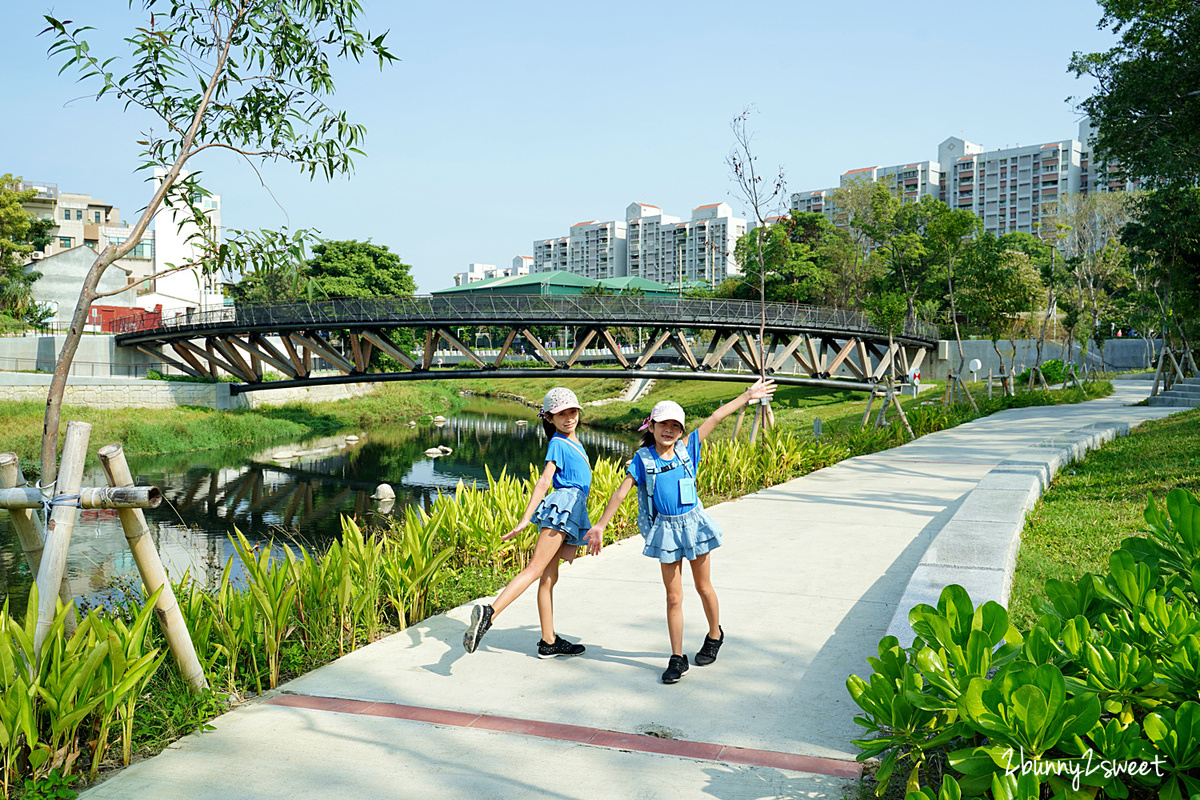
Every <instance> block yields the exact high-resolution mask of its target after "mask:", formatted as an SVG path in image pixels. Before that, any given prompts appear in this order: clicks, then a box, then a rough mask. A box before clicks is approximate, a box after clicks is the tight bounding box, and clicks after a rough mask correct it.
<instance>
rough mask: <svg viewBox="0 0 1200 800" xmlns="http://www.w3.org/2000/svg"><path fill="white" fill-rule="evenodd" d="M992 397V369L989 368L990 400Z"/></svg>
mask: <svg viewBox="0 0 1200 800" xmlns="http://www.w3.org/2000/svg"><path fill="white" fill-rule="evenodd" d="M991 399H992V370H991V368H990V367H989V368H988V400H991Z"/></svg>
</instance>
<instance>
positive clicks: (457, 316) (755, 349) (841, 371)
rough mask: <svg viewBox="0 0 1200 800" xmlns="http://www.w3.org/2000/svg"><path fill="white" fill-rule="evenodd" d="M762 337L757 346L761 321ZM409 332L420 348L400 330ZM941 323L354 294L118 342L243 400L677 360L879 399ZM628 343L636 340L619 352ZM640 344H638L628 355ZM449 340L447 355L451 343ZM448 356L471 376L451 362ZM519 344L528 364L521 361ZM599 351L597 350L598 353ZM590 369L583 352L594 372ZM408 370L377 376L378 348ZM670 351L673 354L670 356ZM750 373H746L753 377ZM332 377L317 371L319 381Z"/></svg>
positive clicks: (689, 302) (701, 306) (713, 308)
mask: <svg viewBox="0 0 1200 800" xmlns="http://www.w3.org/2000/svg"><path fill="white" fill-rule="evenodd" d="M764 320H765V335H764V336H763V341H762V342H759V341H758V338H759V329H760V325H762V324H763V322H764ZM484 327H486V328H488V329H490V330H491V331H492V332H493V335H494V336H495V339H497V340H500V341H501V344H500V345H499V347H497V348H490V349H487V350H484V349H480V348H479V347H478V346H477V345H473V344H470V343H468V341H466V340H467V339H470V338H471V337H469V336H462V335H461V333H462V330H463V329H464V328H469V329H475V330H478V329H480V328H484ZM564 328H570V329H572V330H573V332H574V336H573V340H574V342H575V344H574V347H573V348H572V349H570V350H569V351H568V350H564V351H559V352H558V353H553V352H552V349H553V348H551V347H550V346H549V345H548V344H547V343H548V342H549V341H550V337H549V336H545V335H538V331H542V332H545V331H546V330H548V329H550V330H556V331H561V330H563V329H564ZM403 329H407V330H411V331H412V332H413V334H414V341H415V342H416V345H417V346H416V347H414V348H412V349H411V350H410V349H408V348H404V347H400V346H398V345H397V344H396V340H395V339H394V338H393V337H392V336H390V335H389V334H390V333H391V332H393V331H397V330H403ZM936 341H937V331H936V329H935V328H934V327H933V326H932V325H928V324H926V323H921V322H917V321H913V320H910V321H909V322H908V323H907V324H906V326H905V328H904V330H902V331H899V332H897V333H896V335H895V336H894V337H893V340H892V343H891V344H890V345H889V342H888V335H887V332H886V331H882V330H880V329H878V328H876V327H874V326H872V325H871V324H870V323H869V322H868V320H867V318H866V317H865V315H863V314H860V313H858V312H854V311H841V310H835V309H828V308H815V307H812V306H802V305H796V304H790V303H766V304H765V305H764V304H760V303H755V302H746V301H740V300H706V299H692V298H680V299H663V298H647V297H629V296H611V295H609V296H590V295H567V296H538V295H491V296H480V295H475V296H469V297H380V298H346V299H337V300H327V301H323V302H316V303H278V304H272V305H254V306H232V307H227V308H221V309H217V310H213V311H205V312H200V313H191V314H186V315H176V316H174V317H168V315H163V318H162V319H157V320H155V319H151V320H149V321H147V320H144V319H143V320H140V321H139V322H137V323H134V324H131V325H130V326H129V327H128V328H127V329H124V330H123V331H122V332H121V333H119V334H118V335H117V345H118V346H121V347H133V348H136V349H138V350H140V351H141V352H143V353H146V354H147V355H150V356H152V357H154V358H156V359H159V360H161V361H163V362H164V363H166V364H170V365H171V366H173V367H176V368H178V369H179V370H181V371H183V372H184V373H186V374H188V375H192V376H195V377H205V376H209V377H217V376H219V375H220V374H221V373H222V372H224V373H228V374H229V375H231V376H233V377H234V378H235V379H237V380H238V381H239V382H238V383H234V384H232V386H231V391H232V392H233V393H234V394H239V393H242V392H251V391H257V390H261V389H274V388H282V387H302V386H320V385H326V384H338V383H361V382H369V381H396V380H431V379H438V378H454V379H469V378H482V377H487V378H523V377H529V376H531V375H535V374H536V375H539V376H543V377H556V378H557V377H597V378H609V377H620V378H636V377H651V378H662V377H664V373H663V371H662V370H660V369H650V368H649V365H650V362H651V359H661V358H662V357H663V356H664V355H667V356H671V357H670V359H669V362H670V372H669V376H670V377H671V378H672V379H680V380H730V381H746V380H751V379H753V375H754V374H757V373H758V372H759V371H760V369H762V368H764V367H765V370H766V372H767V373H770V374H772V375H773V377H774V378H775V380H776V381H777V382H779V383H782V384H798V385H814V386H824V387H830V388H834V387H836V388H844V389H858V390H864V391H865V390H870V389H872V388H873V387H874V385H875V383H876V382H878V381H879V380H880V379H881V378H883V377H884V376H885V375H886V374H887V373H888V372H889V371H890V369H891V367H892V365H893V363H895V366H896V368H897V369H896V371H897V373H898V374H900V375H907V374H908V373H909V371H910V370H911V369H914V368H918V369H919V367H920V365H921V363H922V360H923V359H924V357H925V353H926V351H927V350H929V349H931V348H932V347H934V345H935V344H936ZM622 342H626V344H622ZM629 342H638V343H639V344H637V345H635V346H632V347H631V346H630V344H628V343H629ZM443 343H444V345H443ZM441 346H448V347H449V348H451V349H452V350H453V351H455V352H456V353H458V354H460V355H461V360H464V361H466V362H469V364H470V365H471V368H466V369H463V368H458V367H455V366H440V365H439V364H438V363H437V360H436V359H437V354H438V351H439V347H441ZM518 348H524V349H525V352H526V353H527V355H526V357H525V358H523V359H522V360H521V361H520V362H518V363H516V364H514V363H513V361H514V355H515V352H516V351H517V349H518ZM589 348H591V350H589ZM597 349H598V350H599V352H600V353H602V355H603V358H602V359H600V361H599V364H600V366H588V367H584V366H582V363H583V359H584V356H585V354H590V356H589V364H595V363H597V361H596V360H595V359H596V355H597ZM376 350H378V351H380V352H382V353H385V354H387V355H388V356H390V357H391V358H392V359H393V360H394V361H395V362H397V363H398V364H400V365H401V367H402V370H399V371H395V372H368V371H367V370H368V365H369V364H370V362H371V356H372V353H373V352H374V351H376ZM672 353H673V356H672ZM742 369H744V370H746V372H742V371H741V370H742ZM319 371H320V372H322V373H323V374H318V372H319Z"/></svg>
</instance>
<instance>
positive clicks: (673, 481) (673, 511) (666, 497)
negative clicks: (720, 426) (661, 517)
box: [625, 431, 700, 516]
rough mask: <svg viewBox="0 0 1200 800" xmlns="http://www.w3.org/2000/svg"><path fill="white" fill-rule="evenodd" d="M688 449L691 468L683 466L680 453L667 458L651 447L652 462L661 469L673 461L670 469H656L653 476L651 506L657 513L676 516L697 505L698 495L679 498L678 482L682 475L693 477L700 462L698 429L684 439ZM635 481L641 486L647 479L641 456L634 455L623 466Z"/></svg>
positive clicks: (698, 501)
mask: <svg viewBox="0 0 1200 800" xmlns="http://www.w3.org/2000/svg"><path fill="white" fill-rule="evenodd" d="M675 448H676V450H678V449H679V444H678V443H676V444H675ZM687 452H688V455H689V456H691V459H692V469H691V470H689V469H687V468H686V467H684V466H683V463H682V459H680V458H679V454H678V453H675V454H674V455H672V457H671V459H670V460H669V461H666V460H664V459H662V458H660V457H659V455H658V451H656V450H655V449H654V447H653V446H651V447H650V453H651V455H652V457H653V458H654V464H655V466H657V467H658V468H659V469H660V470H661V469H662V468H663V467H666V466H668V465H670V464H676V466H675V467H674V468H672V469H669V470H667V471H666V472H659V473H658V476H657V477H655V479H654V510H655V511H656V512H658V513H659V514H668V515H670V516H676V515H678V514H686V513H687V512H689V511H691V510H692V509H693V508H695V507H696V506H698V505H700V498H699V497H697V498H696V502H694V503H688V504H687V505H684V504H682V503H680V502H679V482H680V481H681V480H683V479H684V478H691V477H693V472H694V470H695V469H696V468H697V467H699V466H700V433H699V431H692V433H691V435H690V436H688V440H687ZM625 471H626V472H628V473H629V474H630V475H631V476H632V477H633V480H634V481H635V482H636V483H637V485H638V486H643V485H645V483H646V468H645V467H643V466H642V459H641V456H636V455H635V456H634V458H633V461H630V462H629V467H628V468H627V469H626V470H625Z"/></svg>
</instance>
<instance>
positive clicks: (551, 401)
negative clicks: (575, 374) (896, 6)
mask: <svg viewBox="0 0 1200 800" xmlns="http://www.w3.org/2000/svg"><path fill="white" fill-rule="evenodd" d="M568 408H580V409H581V408H583V406H581V405H579V398H578V397H576V396H575V393H574V392H572V391H571V390H570V389H567V388H566V387H563V386H556V387H554V388H553V389H551V390H550V391H548V392H546V396H545V397H544V398H542V413H543V414H546V415H550V414H557V413H558V412H560V411H565V410H567V409H568Z"/></svg>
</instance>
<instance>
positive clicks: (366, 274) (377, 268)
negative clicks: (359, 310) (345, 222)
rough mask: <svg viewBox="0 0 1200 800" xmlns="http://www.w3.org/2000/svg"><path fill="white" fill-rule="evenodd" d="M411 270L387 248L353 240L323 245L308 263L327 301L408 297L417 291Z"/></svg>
mask: <svg viewBox="0 0 1200 800" xmlns="http://www.w3.org/2000/svg"><path fill="white" fill-rule="evenodd" d="M411 269H412V268H411V267H410V266H409V265H408V264H404V263H402V262H401V261H400V257H399V256H398V255H396V254H395V253H393V252H391V251H390V250H388V248H387V245H380V244H371V242H370V241H366V242H358V241H354V240H350V241H342V242H322V243H321V244H318V245H316V246H315V247H314V248H313V257H312V258H310V259H309V260H308V263H307V273H308V275H309V277H310V278H311V279H312V280H313V282H314V283H315V284H316V286H317V287H318V289H319V290H320V292H321V294H323V295H325V296H326V297H408V296H410V295H411V294H412V293H413V292H414V291H416V289H417V284H416V282H415V281H413V279H412V275H410V274H409V270H411Z"/></svg>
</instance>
